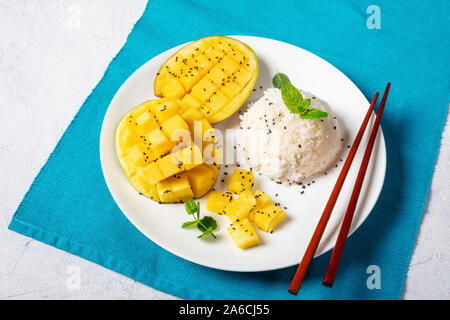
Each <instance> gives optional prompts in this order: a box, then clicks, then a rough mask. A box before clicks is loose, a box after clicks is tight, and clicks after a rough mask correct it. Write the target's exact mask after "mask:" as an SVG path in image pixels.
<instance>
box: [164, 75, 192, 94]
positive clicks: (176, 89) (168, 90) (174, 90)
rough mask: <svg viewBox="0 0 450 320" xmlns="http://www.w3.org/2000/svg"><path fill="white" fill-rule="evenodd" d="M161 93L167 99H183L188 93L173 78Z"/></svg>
mask: <svg viewBox="0 0 450 320" xmlns="http://www.w3.org/2000/svg"><path fill="white" fill-rule="evenodd" d="M161 92H162V94H164V97H167V98H181V97H182V96H183V95H184V93H185V92H186V91H185V90H184V87H183V86H182V85H181V83H180V82H179V81H178V80H177V79H176V78H171V79H170V80H169V82H167V84H166V85H165V86H164V87H163V88H162V89H161Z"/></svg>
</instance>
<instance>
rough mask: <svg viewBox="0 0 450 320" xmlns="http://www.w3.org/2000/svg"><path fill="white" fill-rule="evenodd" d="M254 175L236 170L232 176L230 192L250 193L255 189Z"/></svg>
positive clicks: (246, 171) (250, 172)
mask: <svg viewBox="0 0 450 320" xmlns="http://www.w3.org/2000/svg"><path fill="white" fill-rule="evenodd" d="M253 180H254V175H253V172H252V171H248V170H243V169H236V170H234V171H233V175H232V176H231V181H230V184H229V185H228V190H230V191H232V192H234V193H237V194H239V193H241V192H243V191H250V190H251V189H252V187H253Z"/></svg>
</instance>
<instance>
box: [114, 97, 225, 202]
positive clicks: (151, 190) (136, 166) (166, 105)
mask: <svg viewBox="0 0 450 320" xmlns="http://www.w3.org/2000/svg"><path fill="white" fill-rule="evenodd" d="M183 114H187V115H189V117H187V118H186V119H185V118H184V117H183ZM196 121H199V122H200V123H201V124H203V125H204V126H205V127H208V125H209V123H208V122H207V120H205V119H202V116H201V114H200V113H198V112H197V111H196V110H195V109H193V108H192V107H189V106H186V105H185V104H184V103H183V102H182V101H181V100H177V99H157V100H150V101H147V102H144V103H142V104H141V105H139V106H138V107H136V108H134V109H133V110H131V111H130V112H128V113H127V114H126V115H125V116H124V117H123V118H122V120H121V121H120V122H119V125H118V126H117V129H116V135H115V144H116V154H117V158H118V160H119V163H120V165H121V167H122V169H123V171H124V173H125V175H126V176H127V178H128V179H129V181H130V182H131V184H132V185H133V187H134V188H135V189H136V190H138V191H139V192H140V193H142V194H143V195H145V196H147V197H149V198H151V199H153V200H155V201H159V202H162V203H174V202H184V201H187V200H190V199H194V198H199V197H202V196H203V195H204V194H205V193H206V192H208V191H209V189H211V188H212V186H213V185H214V183H215V182H216V179H217V175H218V170H219V166H218V164H217V163H205V159H204V158H203V150H204V149H205V147H206V146H207V144H202V147H199V146H198V145H196V144H195V143H194V141H193V137H194V132H193V131H192V129H193V127H194V125H195V122H196ZM205 122H206V123H205ZM200 143H202V141H200ZM208 143H211V142H208Z"/></svg>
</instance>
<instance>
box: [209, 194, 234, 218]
mask: <svg viewBox="0 0 450 320" xmlns="http://www.w3.org/2000/svg"><path fill="white" fill-rule="evenodd" d="M232 200H233V195H232V194H231V193H225V192H217V191H211V192H210V193H209V195H208V199H207V200H206V207H205V208H206V210H209V211H211V212H214V213H218V214H223V210H224V209H225V207H226V206H228V205H229V204H230V202H231V201H232Z"/></svg>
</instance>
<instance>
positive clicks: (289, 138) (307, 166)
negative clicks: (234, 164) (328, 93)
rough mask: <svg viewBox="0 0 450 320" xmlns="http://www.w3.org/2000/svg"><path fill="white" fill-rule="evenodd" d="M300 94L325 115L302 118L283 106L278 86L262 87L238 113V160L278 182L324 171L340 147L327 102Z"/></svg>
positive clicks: (340, 135)
mask: <svg viewBox="0 0 450 320" xmlns="http://www.w3.org/2000/svg"><path fill="white" fill-rule="evenodd" d="M301 93H302V95H303V98H304V99H307V98H311V106H310V108H317V109H320V110H322V111H325V112H327V113H328V117H326V118H323V119H301V118H300V117H299V115H298V114H293V113H292V112H291V111H290V110H289V109H288V108H287V107H286V106H285V104H284V102H283V99H282V97H281V90H280V89H277V88H271V89H267V90H265V91H264V95H263V97H262V98H260V99H259V100H257V101H256V102H254V103H252V104H250V105H249V106H248V109H247V111H246V112H245V113H243V114H242V115H241V116H240V119H241V129H242V130H241V132H240V135H239V140H238V143H239V147H240V150H241V152H240V155H241V156H240V161H243V162H245V163H246V164H247V165H248V166H250V167H251V168H252V169H253V170H254V171H256V172H260V173H261V174H263V175H265V176H267V177H269V178H271V179H273V180H276V181H277V182H284V183H299V182H304V181H306V180H308V179H309V178H311V177H314V176H317V175H319V174H321V173H323V172H324V171H326V170H327V169H328V168H329V167H331V166H332V165H334V163H335V162H336V161H337V159H338V158H339V154H340V152H341V150H342V148H343V142H342V140H343V139H342V133H341V130H340V127H339V122H338V120H337V118H336V116H335V114H334V113H333V111H332V110H331V108H330V106H329V105H328V103H327V102H326V101H324V100H321V99H319V98H318V97H315V96H313V95H312V94H310V93H308V92H303V91H301Z"/></svg>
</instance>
